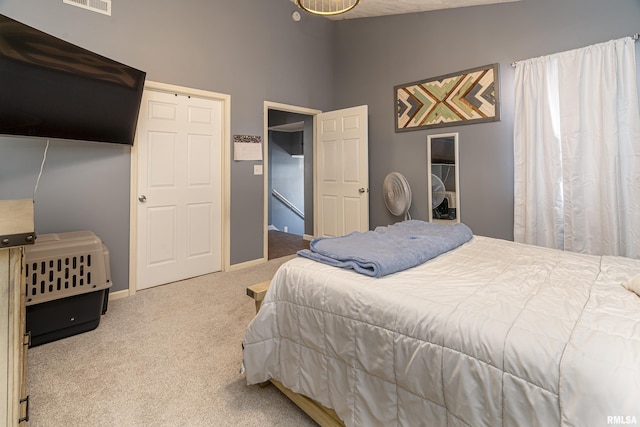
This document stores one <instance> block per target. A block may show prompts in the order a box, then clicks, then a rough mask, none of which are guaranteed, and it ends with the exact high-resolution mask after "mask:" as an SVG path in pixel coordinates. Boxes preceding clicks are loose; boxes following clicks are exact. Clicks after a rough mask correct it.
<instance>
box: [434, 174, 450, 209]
mask: <svg viewBox="0 0 640 427" xmlns="http://www.w3.org/2000/svg"><path fill="white" fill-rule="evenodd" d="M446 190H447V189H446V188H445V186H444V183H443V182H442V180H441V179H440V177H439V176H438V175H436V174H433V173H432V174H431V209H435V208H437V207H438V206H440V204H441V203H442V202H443V201H444V198H445V197H446Z"/></svg>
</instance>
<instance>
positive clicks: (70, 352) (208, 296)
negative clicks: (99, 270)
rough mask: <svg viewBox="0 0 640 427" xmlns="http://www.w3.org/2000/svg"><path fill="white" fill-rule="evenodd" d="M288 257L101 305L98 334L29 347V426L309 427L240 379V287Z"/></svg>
mask: <svg viewBox="0 0 640 427" xmlns="http://www.w3.org/2000/svg"><path fill="white" fill-rule="evenodd" d="M289 258H290V257H288V258H280V259H275V260H271V261H269V262H268V263H266V264H263V265H260V266H256V267H250V268H246V269H243V270H238V271H233V272H228V273H214V274H210V275H206V276H201V277H197V278H194V279H189V280H185V281H182V282H176V283H172V284H168V285H164V286H160V287H156V288H152V289H148V290H144V291H139V292H137V293H136V295H135V296H132V297H128V298H123V299H119V300H115V301H110V302H109V310H108V311H107V313H106V314H105V315H104V316H102V319H101V322H100V325H99V326H98V328H97V329H95V330H93V331H90V332H85V333H83V334H80V335H76V336H73V337H69V338H65V339H62V340H59V341H55V342H52V343H48V344H44V345H41V346H38V347H34V348H32V349H30V350H29V369H28V388H29V394H30V395H31V408H30V409H31V419H30V422H29V426H30V427H58V426H60V427H62V426H64V427H75V426H78V427H80V426H82V427H85V426H92V427H100V426H105V427H114V426H118V427H136V426H145V427H146V426H154V427H156V426H171V427H173V426H190V427H195V426H207V427H209V426H235V427H238V426H296V427H299V426H315V425H316V424H315V423H314V422H313V421H312V420H311V419H310V418H309V417H308V416H307V415H306V414H304V413H303V412H302V411H300V410H299V409H298V408H297V407H296V406H295V405H294V404H293V403H291V402H290V401H289V400H288V399H287V398H286V397H284V396H283V395H282V394H281V393H280V392H279V391H278V390H277V389H275V387H273V386H272V385H269V386H268V387H265V388H261V387H259V386H247V385H246V382H245V378H244V376H243V375H241V374H240V373H239V370H240V365H241V361H242V350H241V341H242V337H243V335H244V330H245V328H246V326H247V325H248V323H249V321H250V320H251V319H252V318H253V316H254V314H255V306H254V302H253V300H252V299H251V298H249V297H248V296H246V292H245V290H246V287H247V286H248V285H251V284H254V283H259V282H262V281H265V280H269V279H270V278H271V277H272V276H273V274H274V272H275V271H276V269H277V268H278V267H279V266H280V265H281V264H282V262H284V261H285V260H287V259H289Z"/></svg>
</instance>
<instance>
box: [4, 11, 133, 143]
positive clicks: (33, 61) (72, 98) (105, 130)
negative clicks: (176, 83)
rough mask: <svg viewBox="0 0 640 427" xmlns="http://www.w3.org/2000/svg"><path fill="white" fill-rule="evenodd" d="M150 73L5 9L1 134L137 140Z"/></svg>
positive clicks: (86, 139) (110, 140)
mask: <svg viewBox="0 0 640 427" xmlns="http://www.w3.org/2000/svg"><path fill="white" fill-rule="evenodd" d="M145 77H146V73H145V72H143V71H140V70H137V69H135V68H132V67H129V66H127V65H124V64H121V63H119V62H116V61H113V60H111V59H109V58H105V57H104V56H101V55H98V54H96V53H93V52H91V51H89V50H86V49H83V48H81V47H78V46H76V45H74V44H71V43H69V42H66V41H64V40H61V39H59V38H57V37H54V36H51V35H49V34H46V33H44V32H42V31H39V30H36V29H34V28H32V27H29V26H27V25H24V24H22V23H20V22H18V21H15V20H13V19H11V18H8V17H6V16H3V15H0V135H23V136H31V137H46V138H60V139H74V140H84V141H99V142H109V143H117V144H128V145H133V141H134V138H135V132H136V125H137V121H138V113H139V110H140V101H141V99H142V91H143V89H144V80H145Z"/></svg>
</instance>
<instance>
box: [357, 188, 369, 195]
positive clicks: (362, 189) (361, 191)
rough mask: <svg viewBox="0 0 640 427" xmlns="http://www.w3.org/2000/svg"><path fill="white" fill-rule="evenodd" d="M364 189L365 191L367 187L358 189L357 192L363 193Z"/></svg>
mask: <svg viewBox="0 0 640 427" xmlns="http://www.w3.org/2000/svg"><path fill="white" fill-rule="evenodd" d="M366 191H367V189H366V188H364V187H362V188H359V189H358V193H360V194H364V193H365V192H366Z"/></svg>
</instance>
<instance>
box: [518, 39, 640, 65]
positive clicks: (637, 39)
mask: <svg viewBox="0 0 640 427" xmlns="http://www.w3.org/2000/svg"><path fill="white" fill-rule="evenodd" d="M631 38H632V39H633V40H634V41H638V39H640V33H635V34H634V35H632V36H631ZM517 64H518V61H513V62H512V63H511V66H512V67H515V66H516V65H517Z"/></svg>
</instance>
